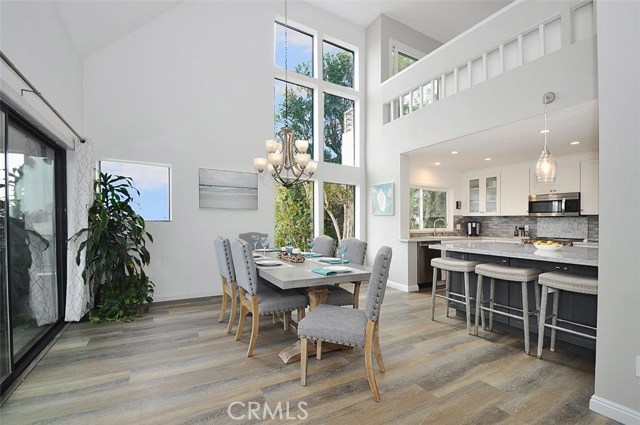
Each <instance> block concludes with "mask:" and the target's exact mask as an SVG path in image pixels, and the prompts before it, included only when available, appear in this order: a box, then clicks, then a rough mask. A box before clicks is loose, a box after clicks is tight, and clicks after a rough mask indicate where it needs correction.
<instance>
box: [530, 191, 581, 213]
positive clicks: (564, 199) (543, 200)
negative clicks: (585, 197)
mask: <svg viewBox="0 0 640 425" xmlns="http://www.w3.org/2000/svg"><path fill="white" fill-rule="evenodd" d="M529 215H530V216H536V217H571V216H578V215H580V192H571V193H548V194H544V195H529Z"/></svg>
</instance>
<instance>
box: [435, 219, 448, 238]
mask: <svg viewBox="0 0 640 425" xmlns="http://www.w3.org/2000/svg"><path fill="white" fill-rule="evenodd" d="M439 221H442V222H443V223H444V227H443V228H442V236H444V235H445V234H446V230H447V227H448V226H447V220H445V219H444V218H436V219H435V221H434V222H433V236H436V223H438V222H439Z"/></svg>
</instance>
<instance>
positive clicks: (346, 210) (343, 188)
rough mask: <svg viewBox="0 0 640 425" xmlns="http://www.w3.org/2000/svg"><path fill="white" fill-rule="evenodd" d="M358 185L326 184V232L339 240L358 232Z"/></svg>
mask: <svg viewBox="0 0 640 425" xmlns="http://www.w3.org/2000/svg"><path fill="white" fill-rule="evenodd" d="M355 206H356V187H355V186H353V185H350V184H339V183H325V184H324V234H325V235H327V236H331V237H332V238H333V239H335V240H337V241H341V240H342V239H346V238H351V237H354V236H355V233H356V221H355V217H356V214H355Z"/></svg>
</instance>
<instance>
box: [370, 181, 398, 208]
mask: <svg viewBox="0 0 640 425" xmlns="http://www.w3.org/2000/svg"><path fill="white" fill-rule="evenodd" d="M371 211H372V212H373V215H393V183H381V184H374V185H373V186H371Z"/></svg>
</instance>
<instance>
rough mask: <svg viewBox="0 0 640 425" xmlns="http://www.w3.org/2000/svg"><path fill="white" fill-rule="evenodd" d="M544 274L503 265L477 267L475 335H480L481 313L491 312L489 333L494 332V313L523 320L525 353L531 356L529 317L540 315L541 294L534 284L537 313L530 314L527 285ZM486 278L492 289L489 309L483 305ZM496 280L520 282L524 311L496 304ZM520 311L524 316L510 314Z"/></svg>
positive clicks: (486, 264) (534, 270)
mask: <svg viewBox="0 0 640 425" xmlns="http://www.w3.org/2000/svg"><path fill="white" fill-rule="evenodd" d="M540 273H542V272H541V271H540V270H538V269H533V268H524V267H510V266H505V265H502V264H491V263H485V264H480V265H478V266H476V274H477V275H478V290H477V294H476V323H475V331H474V334H475V335H478V316H479V315H480V312H481V311H488V312H489V331H492V330H493V313H496V314H500V315H502V316H507V317H511V318H513V319H518V320H522V321H523V322H524V329H523V331H524V351H525V353H527V354H529V352H530V344H529V316H530V315H532V314H534V315H537V314H538V309H539V308H540V292H539V288H538V285H537V284H534V293H535V297H536V311H533V312H529V293H528V292H527V286H528V285H527V284H528V283H529V282H531V281H535V280H536V279H537V278H538V275H539V274H540ZM483 276H486V277H489V278H491V287H490V292H489V307H485V306H484V305H483V304H484V303H485V302H486V301H484V299H483V295H482V277H483ZM496 279H500V280H506V281H510V282H520V283H521V286H522V309H519V308H515V307H512V306H508V305H503V304H497V303H495V302H494V300H493V297H494V294H495V284H496ZM496 307H500V308H504V309H506V310H507V311H501V310H496ZM512 310H513V311H519V312H521V313H522V316H518V315H516V314H512V313H510V311H512Z"/></svg>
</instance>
